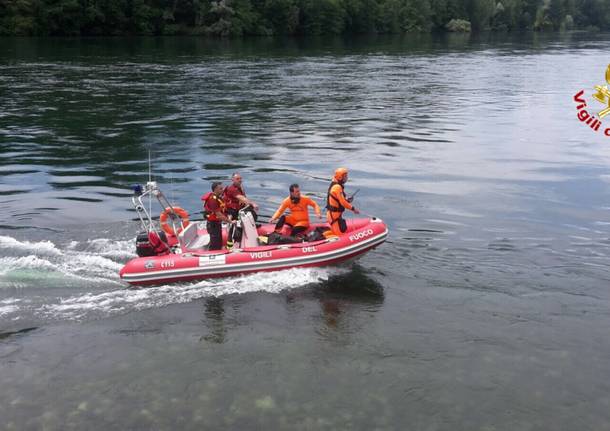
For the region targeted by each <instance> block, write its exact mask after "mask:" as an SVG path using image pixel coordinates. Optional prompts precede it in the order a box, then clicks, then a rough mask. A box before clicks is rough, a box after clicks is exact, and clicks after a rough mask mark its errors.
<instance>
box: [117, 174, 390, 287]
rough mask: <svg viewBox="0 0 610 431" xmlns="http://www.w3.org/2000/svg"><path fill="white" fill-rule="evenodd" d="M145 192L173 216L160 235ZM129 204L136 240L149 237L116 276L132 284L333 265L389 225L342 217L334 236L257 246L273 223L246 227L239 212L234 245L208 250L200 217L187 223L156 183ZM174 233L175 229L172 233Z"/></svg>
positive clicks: (368, 245) (376, 239) (378, 239)
mask: <svg viewBox="0 0 610 431" xmlns="http://www.w3.org/2000/svg"><path fill="white" fill-rule="evenodd" d="M148 193H151V194H153V195H154V196H155V197H157V198H158V199H159V200H160V202H161V203H162V204H163V205H164V207H165V208H166V210H165V211H164V212H168V213H169V219H170V221H172V222H173V221H174V220H173V219H175V220H176V221H177V222H178V226H176V225H175V224H174V223H172V224H173V225H172V226H170V229H167V228H166V227H167V224H166V225H165V226H163V225H162V227H164V230H165V234H163V233H161V234H157V230H156V229H155V228H154V226H153V222H152V219H151V218H150V216H149V214H148V213H147V212H146V209H145V207H144V205H142V203H141V198H142V196H145V195H146V194H148ZM134 205H135V206H136V209H137V210H138V214H140V218H141V220H142V223H143V225H144V227H145V228H146V233H145V234H144V240H142V239H141V238H140V236H139V237H138V240H139V241H141V243H145V242H146V239H148V243H146V244H145V245H146V246H147V247H148V248H147V249H144V248H139V249H138V254H139V255H141V257H137V258H134V259H132V260H130V261H129V262H127V264H126V265H125V266H124V267H123V268H122V269H121V271H120V276H121V278H122V279H123V280H125V281H126V282H127V283H129V284H132V285H151V284H161V283H171V282H176V281H189V280H201V279H205V278H211V277H226V276H232V275H237V274H247V273H252V272H259V271H278V270H282V269H288V268H295V267H310V266H326V265H332V264H337V263H340V262H344V261H347V260H351V259H354V258H357V257H358V256H360V255H362V254H364V253H366V252H367V251H369V250H371V249H372V248H374V247H376V246H378V245H380V244H381V243H383V242H384V241H385V239H386V237H387V235H388V229H387V227H386V225H385V224H384V223H383V221H381V220H380V219H377V218H361V219H351V220H347V231H346V232H345V233H344V234H342V235H341V236H339V237H337V236H330V237H327V238H323V239H318V240H315V241H307V242H298V243H292V244H274V245H265V244H263V245H260V241H261V239H264V238H266V237H268V235H269V234H270V233H271V232H273V229H274V225H271V224H263V225H258V227H256V226H257V225H254V223H252V226H251V230H248V229H246V228H245V227H246V225H247V224H248V219H247V217H244V220H243V222H244V230H243V238H242V240H241V243H240V244H236V245H235V248H233V249H231V250H227V249H226V248H224V249H222V250H215V251H209V250H207V245H208V244H209V235H208V233H207V231H206V230H205V222H198V223H192V222H191V223H189V222H188V220H186V217H185V214H184V213H183V212H181V211H180V208H177V207H171V205H169V203H168V202H167V201H166V200H165V198H164V197H163V195H162V193H161V192H160V191H159V190H158V188H157V186H156V184H155V183H149V184H147V186H146V189H145V191H144V192H142V190H141V189H140V190H139V193H138V191H137V192H136V196H135V197H134ZM174 210H175V211H174ZM143 214H144V215H145V216H143ZM166 218H168V217H166ZM146 219H148V220H146ZM285 228H287V227H285ZM316 228H328V225H327V224H325V223H323V224H313V225H312V226H311V227H310V228H309V230H308V232H313V231H315V230H316ZM318 230H320V229H318ZM174 232H179V233H178V235H174ZM308 232H306V234H307V233H308ZM226 234H227V227H226V226H223V236H224V237H225V239H226ZM141 235H142V234H141ZM309 237H312V236H311V235H310V236H309ZM306 238H307V236H306ZM225 243H226V241H225ZM144 250H146V251H144Z"/></svg>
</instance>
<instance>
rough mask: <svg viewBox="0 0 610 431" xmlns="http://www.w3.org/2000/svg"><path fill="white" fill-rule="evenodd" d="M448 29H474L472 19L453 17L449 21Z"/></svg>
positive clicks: (456, 30) (454, 30) (465, 30)
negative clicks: (471, 23)
mask: <svg viewBox="0 0 610 431" xmlns="http://www.w3.org/2000/svg"><path fill="white" fill-rule="evenodd" d="M447 30H448V31H453V32H461V33H469V32H470V31H472V27H471V25H470V21H466V20H465V19H452V20H451V21H449V22H448V23H447Z"/></svg>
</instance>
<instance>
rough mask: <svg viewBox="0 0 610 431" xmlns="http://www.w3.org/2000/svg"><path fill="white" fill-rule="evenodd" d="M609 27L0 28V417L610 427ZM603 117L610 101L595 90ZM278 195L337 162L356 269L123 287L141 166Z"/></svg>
mask: <svg viewBox="0 0 610 431" xmlns="http://www.w3.org/2000/svg"><path fill="white" fill-rule="evenodd" d="M609 50H610V37H609V36H608V35H607V34H586V33H574V34H565V35H523V36H520V37H515V36H512V37H508V36H498V35H492V36H483V37H475V36H468V35H450V36H432V37H429V36H425V37H424V36H421V37H418V36H410V37H404V38H376V39H362V40H361V39H354V40H350V41H344V40H331V41H316V40H308V41H305V40H298V39H290V40H268V39H255V40H248V41H210V40H207V41H206V40H200V39H196V38H158V39H153V38H138V39H118V38H117V39H113V38H108V39H46V40H44V39H19V38H16V39H1V40H0V210H1V211H0V332H1V334H0V385H1V386H2V391H1V393H0V418H2V421H0V422H1V423H0V425H2V426H3V427H4V428H6V429H39V428H47V429H108V428H109V427H115V428H121V429H202V428H204V429H208V428H209V429H251V428H261V429H363V430H364V429H366V430H369V429H414V430H492V429H495V430H515V429H520V430H548V429H553V430H574V429H588V430H606V429H609V428H610V415H609V414H608V411H610V395H608V394H609V393H610V384H608V381H609V379H610V366H609V365H608V362H607V358H608V355H609V354H610V346H609V345H608V342H607V328H608V325H609V324H610V313H609V311H608V310H609V305H610V294H609V293H608V285H609V281H610V266H609V265H608V258H609V256H610V239H609V237H610V235H609V231H610V227H609V226H610V225H609V223H610V221H609V217H608V209H609V206H608V203H607V202H608V198H609V194H610V193H609V191H610V187H609V184H608V182H609V178H610V176H609V175H608V173H607V166H608V164H609V162H610V150H609V149H610V146H609V144H610V140H605V139H604V138H603V137H602V136H601V135H599V134H594V133H592V131H591V130H590V129H588V128H587V127H586V126H584V125H582V124H580V122H579V121H578V120H577V119H576V110H575V105H574V102H573V101H572V96H573V95H574V94H575V93H576V92H577V91H579V90H580V89H585V90H586V91H587V92H588V95H587V97H588V100H590V103H591V105H592V106H593V104H594V102H593V100H592V98H591V94H592V92H593V86H594V85H599V84H603V83H604V82H603V79H604V72H605V69H606V67H607V65H608V63H609V58H608V56H607V53H608V52H609ZM599 107H600V109H601V105H600V106H599ZM149 151H150V152H151V157H152V176H153V177H154V179H155V180H156V181H158V182H159V183H161V185H162V187H163V188H164V190H165V192H166V194H167V195H168V196H169V197H170V198H171V199H172V200H174V201H175V202H177V203H179V204H180V205H181V206H183V207H184V208H186V209H187V210H189V211H190V212H191V213H196V212H197V211H200V200H199V196H200V195H201V194H203V193H204V192H206V191H207V190H208V187H209V183H210V182H211V181H214V180H217V179H221V180H227V179H228V178H229V176H230V175H231V173H232V172H234V171H240V172H241V173H242V175H243V176H244V178H245V182H246V189H247V192H248V194H249V196H251V197H252V198H253V199H254V200H256V201H257V202H258V203H259V205H261V207H262V208H263V209H264V211H265V212H267V213H270V212H271V211H273V210H274V209H275V208H276V206H277V205H279V203H280V202H281V200H282V199H283V198H284V197H285V195H286V193H287V187H288V185H289V184H291V183H293V182H298V183H300V184H301V187H302V189H303V191H305V192H306V193H307V194H309V195H311V196H312V197H314V198H315V199H317V200H318V201H319V202H320V203H321V202H322V200H323V198H324V195H325V192H326V188H327V184H328V179H329V178H330V176H331V174H332V171H333V170H334V168H335V167H337V166H340V165H344V166H347V167H348V168H349V169H350V178H351V181H350V183H349V184H348V189H349V190H352V191H353V190H355V189H357V188H359V189H360V190H361V191H360V192H359V194H358V198H357V206H358V207H359V208H361V209H363V210H364V212H366V213H369V214H375V215H377V216H379V217H381V218H383V219H384V220H385V221H386V223H387V224H388V225H389V228H390V237H389V240H388V242H387V243H386V244H384V245H383V246H381V247H380V248H378V249H376V250H375V251H373V252H371V253H369V254H368V255H366V256H365V257H363V258H362V259H360V260H359V261H358V263H356V264H354V265H353V266H348V267H341V268H323V269H303V270H290V271H285V272H279V273H274V274H266V275H251V276H247V277H240V278H237V279H224V280H215V281H203V282H199V283H189V284H178V285H171V286H160V287H155V288H149V289H128V288H126V287H125V286H124V285H123V284H122V283H121V282H120V280H119V279H118V270H119V269H120V267H121V266H122V264H123V263H124V262H125V261H127V260H128V259H130V258H131V257H133V256H134V247H133V245H134V244H133V239H134V237H135V233H136V231H137V223H136V222H135V221H133V218H134V217H135V213H134V212H133V210H132V209H131V208H130V201H129V196H130V195H131V191H130V185H131V184H133V183H138V182H144V181H146V180H147V178H148V160H147V159H148V152H149Z"/></svg>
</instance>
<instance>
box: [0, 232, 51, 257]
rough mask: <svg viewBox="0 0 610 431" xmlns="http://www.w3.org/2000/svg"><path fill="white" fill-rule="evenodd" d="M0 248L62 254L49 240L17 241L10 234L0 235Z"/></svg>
mask: <svg viewBox="0 0 610 431" xmlns="http://www.w3.org/2000/svg"><path fill="white" fill-rule="evenodd" d="M0 249H9V250H11V251H12V252H17V253H19V254H21V253H35V254H37V255H46V256H60V255H61V254H62V252H61V250H59V249H58V248H57V247H56V246H55V244H53V243H52V242H51V241H39V242H30V241H18V240H16V239H15V238H12V237H10V236H3V235H0Z"/></svg>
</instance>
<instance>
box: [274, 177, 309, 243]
mask: <svg viewBox="0 0 610 431" xmlns="http://www.w3.org/2000/svg"><path fill="white" fill-rule="evenodd" d="M289 190H290V196H288V197H287V198H286V199H284V201H283V202H282V204H281V205H280V207H279V208H278V209H277V211H276V212H275V214H273V216H272V217H271V220H270V222H271V223H275V221H276V220H277V224H276V225H275V231H276V232H279V231H280V230H281V229H282V227H284V224H285V223H288V224H289V225H290V226H291V227H292V231H291V232H290V236H297V235H299V234H301V233H303V232H305V231H306V230H307V229H308V228H309V213H308V208H307V207H313V209H314V211H315V213H316V216H317V217H318V218H320V217H321V215H320V207H319V206H318V204H317V203H316V202H315V201H314V200H312V199H310V198H308V197H307V196H301V189H300V188H299V185H298V184H291V185H290V188H289ZM286 209H288V210H290V214H289V215H288V216H286V215H283V214H284V211H286Z"/></svg>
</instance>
